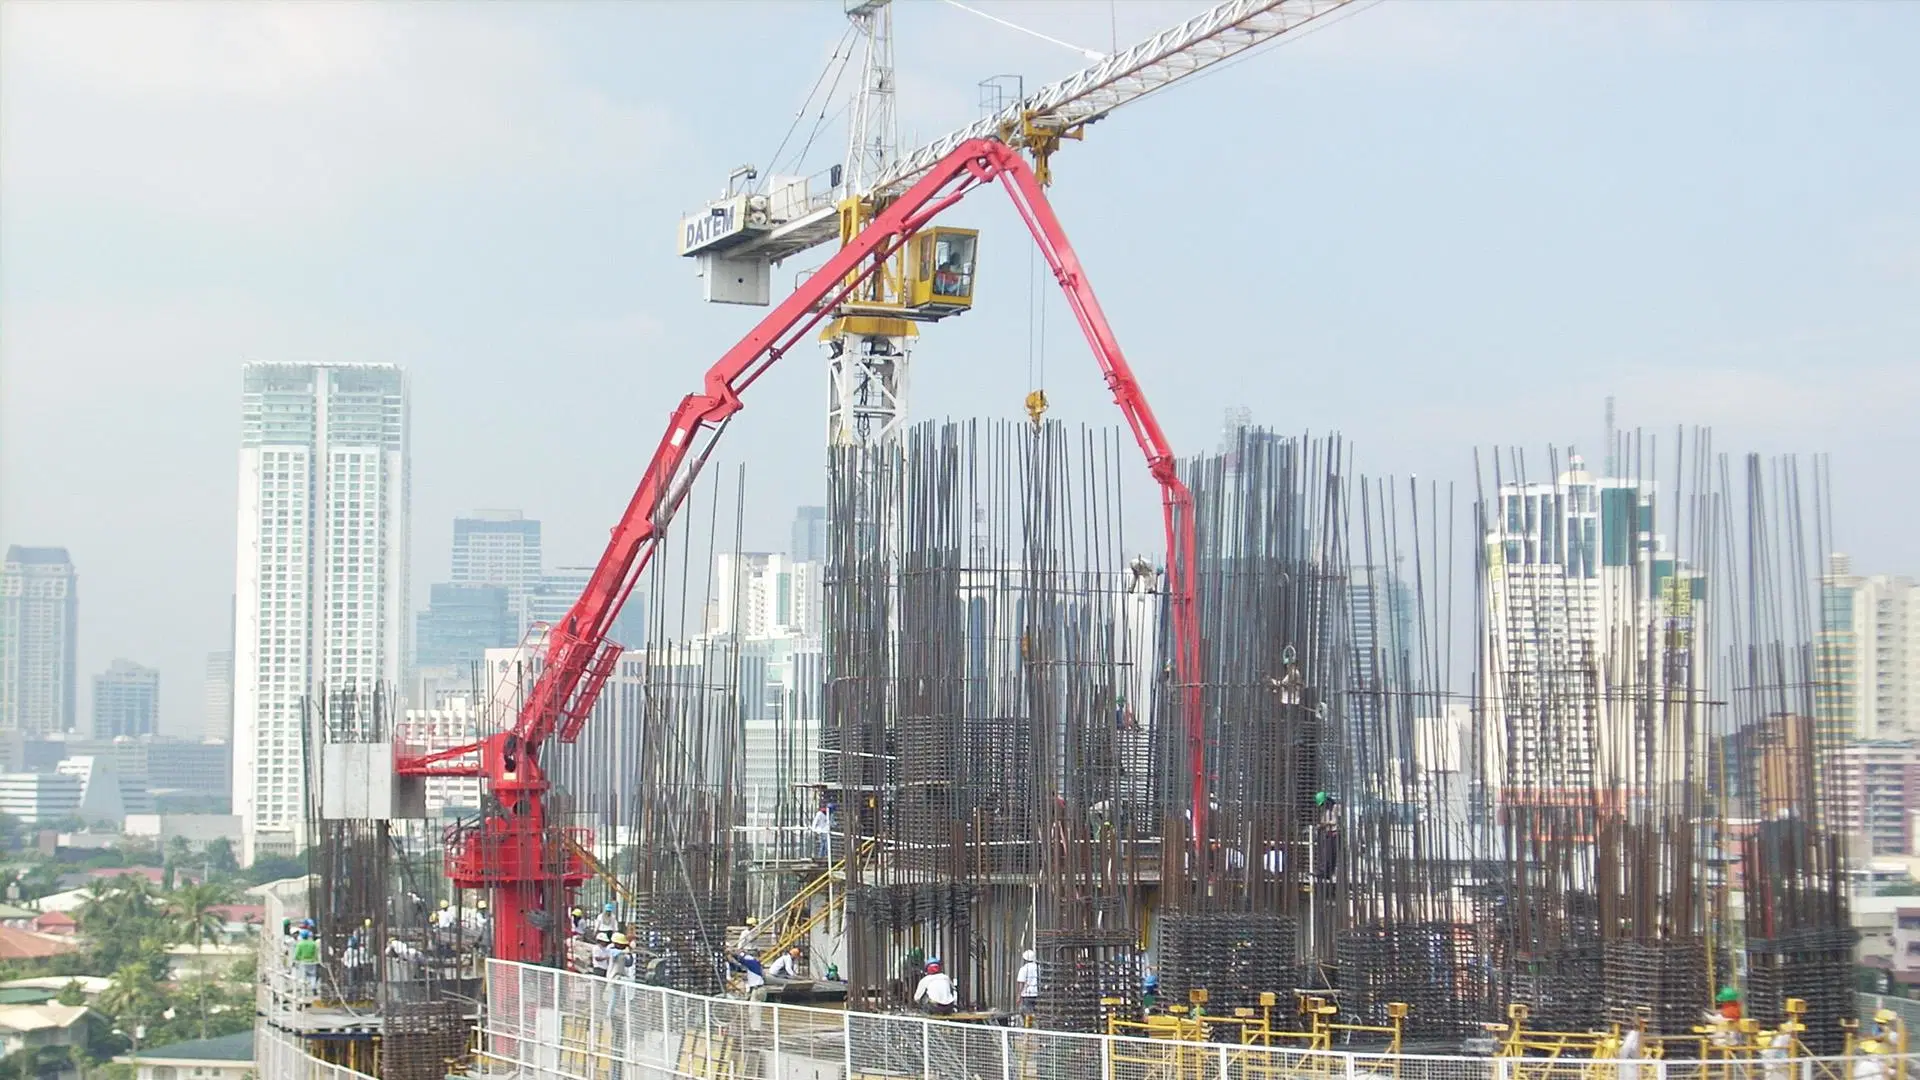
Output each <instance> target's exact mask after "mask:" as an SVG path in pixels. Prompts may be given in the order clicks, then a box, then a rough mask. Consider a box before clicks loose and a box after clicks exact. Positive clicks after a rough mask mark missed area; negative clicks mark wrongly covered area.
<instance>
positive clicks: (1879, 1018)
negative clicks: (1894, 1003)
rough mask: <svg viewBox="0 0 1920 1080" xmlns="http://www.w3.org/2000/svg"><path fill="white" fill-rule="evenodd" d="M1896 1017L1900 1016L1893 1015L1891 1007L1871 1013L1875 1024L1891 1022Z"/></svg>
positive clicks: (1896, 1018)
mask: <svg viewBox="0 0 1920 1080" xmlns="http://www.w3.org/2000/svg"><path fill="white" fill-rule="evenodd" d="M1898 1019H1900V1018H1899V1017H1898V1016H1896V1015H1894V1012H1893V1010H1892V1009H1881V1010H1880V1011H1879V1012H1877V1013H1874V1014H1873V1022H1874V1023H1876V1024H1891V1023H1893V1022H1894V1021H1895V1020H1898Z"/></svg>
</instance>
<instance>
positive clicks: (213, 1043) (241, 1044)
mask: <svg viewBox="0 0 1920 1080" xmlns="http://www.w3.org/2000/svg"><path fill="white" fill-rule="evenodd" d="M139 1059H140V1060H141V1061H142V1062H155V1061H177V1062H182V1063H194V1062H209V1061H249V1062H250V1061H252V1060H253V1031H252V1030H251V1029H249V1030H247V1031H242V1032H239V1033H238V1034H234V1035H222V1036H220V1037H219V1038H217V1039H191V1040H188V1041H187V1042H177V1043H170V1044H168V1045H166V1046H153V1047H148V1048H147V1049H145V1050H142V1051H140V1056H139ZM114 1060H115V1061H119V1062H130V1061H132V1060H134V1059H133V1058H131V1057H119V1058H115V1059H114Z"/></svg>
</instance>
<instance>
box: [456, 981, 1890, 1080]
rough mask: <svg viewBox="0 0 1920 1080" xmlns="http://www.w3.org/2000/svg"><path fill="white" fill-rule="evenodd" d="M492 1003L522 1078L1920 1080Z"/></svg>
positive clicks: (492, 1044)
mask: <svg viewBox="0 0 1920 1080" xmlns="http://www.w3.org/2000/svg"><path fill="white" fill-rule="evenodd" d="M487 998H488V1008H487V1010H486V1017H485V1019H484V1021H483V1022H482V1029H481V1035H482V1047H481V1050H480V1054H479V1058H478V1060H477V1062H476V1065H475V1070H476V1072H477V1073H479V1074H482V1075H489V1076H509V1075H511V1076H516V1077H521V1078H525V1080H547V1078H552V1080H670V1078H686V1080H881V1078H888V1080H906V1078H912V1077H920V1078H923V1080H1043V1078H1044V1080H1296V1078H1297V1080H1908V1078H1909V1077H1915V1078H1920V1071H1916V1069H1915V1065H1914V1061H1913V1056H1912V1055H1900V1056H1896V1055H1890V1054H1882V1055H1874V1056H1871V1057H1869V1056H1865V1055H1855V1056H1851V1057H1838V1058H1816V1057H1794V1056H1790V1055H1787V1054H1784V1053H1783V1054H1781V1055H1779V1056H1772V1057H1767V1056H1763V1057H1758V1058H1747V1057H1740V1056H1729V1057H1726V1058H1721V1059H1713V1060H1707V1061H1698V1060H1668V1059H1660V1058H1640V1059H1633V1060H1593V1059H1587V1058H1579V1059H1576V1058H1572V1057H1560V1058H1545V1057H1525V1058H1515V1057H1486V1056H1480V1057H1475V1056H1440V1055H1423V1054H1379V1053H1361V1052H1348V1051H1340V1050H1306V1049H1298V1048H1290V1047H1287V1046H1284V1045H1245V1044H1238V1043H1234V1044H1227V1043H1208V1042H1194V1041H1176V1040H1171V1039H1149V1038H1131V1037H1125V1036H1112V1035H1088V1034H1073V1033H1066V1032H1053V1031H1041V1030H1035V1029H1029V1028H1018V1027H1003V1026H996V1025H987V1024H972V1023H958V1022H954V1021H949V1020H939V1019H933V1018H930V1017H920V1016H905V1015H882V1014H877V1013H864V1012H851V1011H842V1010H835V1009H819V1008H809V1007H804V1006H795V1005H778V1004H771V1003H766V1002H747V1001H741V1000H737V999H726V998H709V997H701V996H698V995H694V994H686V993H681V992H678V991H674V990H667V989H663V988H660V987H653V986H644V985H639V984H636V983H631V982H624V981H615V980H609V979H605V978H601V977H598V976H593V975H582V974H577V973H573V972H565V971H557V970H554V969H552V968H543V967H533V966H529V965H523V964H514V963H508V962H505V961H498V960H496V961H493V962H491V963H490V964H489V967H488V987H487ZM1275 1041H1276V1042H1280V1041H1284V1040H1282V1039H1279V1038H1276V1040H1275Z"/></svg>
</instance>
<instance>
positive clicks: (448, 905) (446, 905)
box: [440, 900, 453, 907]
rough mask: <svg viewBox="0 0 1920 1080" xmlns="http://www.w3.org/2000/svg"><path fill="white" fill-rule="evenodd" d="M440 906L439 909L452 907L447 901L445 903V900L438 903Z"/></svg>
mask: <svg viewBox="0 0 1920 1080" xmlns="http://www.w3.org/2000/svg"><path fill="white" fill-rule="evenodd" d="M440 906H441V907H452V906H453V905H452V904H451V903H449V902H448V901H445V900H442V901H440Z"/></svg>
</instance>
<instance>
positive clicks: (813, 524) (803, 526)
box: [787, 506, 827, 562]
mask: <svg viewBox="0 0 1920 1080" xmlns="http://www.w3.org/2000/svg"><path fill="white" fill-rule="evenodd" d="M787 555H788V556H789V557H790V558H792V559H793V561H794V562H825V561H827V508H826V507H824V506H803V507H801V508H800V509H798V510H796V511H794V514H793V547H792V548H791V549H790V550H788V552H787Z"/></svg>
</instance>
